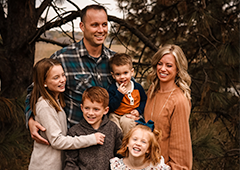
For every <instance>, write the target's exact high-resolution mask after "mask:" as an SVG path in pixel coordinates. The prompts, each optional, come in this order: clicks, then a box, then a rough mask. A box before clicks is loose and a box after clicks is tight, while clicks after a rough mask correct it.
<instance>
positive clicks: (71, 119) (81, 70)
mask: <svg viewBox="0 0 240 170" xmlns="http://www.w3.org/2000/svg"><path fill="white" fill-rule="evenodd" d="M114 54H115V52H113V51H111V50H110V49H108V48H107V47H105V46H104V45H103V48H102V54H101V56H100V57H99V58H97V59H96V58H94V57H92V56H90V55H89V54H88V52H87V49H86V48H85V46H84V44H83V40H81V41H79V42H77V43H74V44H72V45H70V46H67V47H65V48H62V49H61V50H59V51H57V52H55V53H54V54H53V55H52V56H51V58H54V59H57V60H59V61H60V62H61V63H62V66H63V69H64V71H65V75H66V78H67V81H66V87H65V92H64V98H65V102H66V106H65V107H64V111H65V112H66V116H67V122H68V127H71V126H72V125H74V124H77V123H78V122H79V121H80V120H81V118H82V117H83V115H82V111H81V108H80V104H81V100H82V94H83V92H84V90H86V89H87V88H89V87H92V86H101V87H104V88H105V89H107V88H108V87H109V85H110V84H111V83H112V81H113V79H112V76H111V74H110V66H109V64H108V61H109V59H110V57H112V56H113V55H114ZM31 90H32V86H30V87H29V88H28V95H27V98H26V101H25V103H26V109H25V115H26V126H27V127H28V119H29V118H30V116H32V115H33V114H32V111H31V109H30V92H31Z"/></svg>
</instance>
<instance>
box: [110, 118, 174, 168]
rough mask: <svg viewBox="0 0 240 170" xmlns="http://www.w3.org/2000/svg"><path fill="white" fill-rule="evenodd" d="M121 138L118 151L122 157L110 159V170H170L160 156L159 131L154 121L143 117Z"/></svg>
mask: <svg viewBox="0 0 240 170" xmlns="http://www.w3.org/2000/svg"><path fill="white" fill-rule="evenodd" d="M136 122H138V123H139V124H138V125H137V126H135V127H134V128H132V129H131V130H130V131H129V132H128V134H127V135H126V136H125V137H124V138H123V141H122V147H121V149H120V150H119V151H118V154H121V155H122V156H123V158H118V157H115V158H112V159H111V160H110V167H111V170H171V168H170V167H169V166H168V165H166V164H165V163H164V158H163V157H162V156H161V151H160V146H159V144H158V142H157V141H158V139H159V138H160V137H161V133H160V132H159V131H157V130H156V129H154V122H153V121H151V120H149V121H148V122H147V123H145V121H144V120H143V119H140V120H138V121H136Z"/></svg>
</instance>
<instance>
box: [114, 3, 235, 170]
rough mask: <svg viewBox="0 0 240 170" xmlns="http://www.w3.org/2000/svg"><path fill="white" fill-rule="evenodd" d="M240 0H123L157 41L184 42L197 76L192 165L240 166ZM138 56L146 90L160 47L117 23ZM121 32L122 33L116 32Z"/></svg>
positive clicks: (129, 15)
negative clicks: (151, 47) (156, 48)
mask: <svg viewBox="0 0 240 170" xmlns="http://www.w3.org/2000/svg"><path fill="white" fill-rule="evenodd" d="M239 5H240V3H239V1H236V0H224V1H222V0H215V1H212V0H203V1H197V0H181V1H180V0H173V1H170V0H141V1H136V0H130V1H127V0H118V6H119V8H120V9H121V10H122V11H123V12H124V13H125V15H126V21H127V22H128V23H130V24H131V25H132V26H133V27H135V28H138V29H139V30H140V31H141V32H142V33H143V34H144V35H145V36H146V37H148V38H149V40H150V41H151V42H153V43H154V44H155V45H156V46H161V45H164V44H167V43H173V44H177V45H179V46H181V47H182V49H183V51H184V53H185V54H186V57H187V59H188V63H189V70H188V71H189V74H190V76H191V78H192V85H191V90H192V94H191V95H192V115H191V120H190V125H191V135H192V143H193V153H194V162H193V169H238V168H239V165H240V164H239V160H240V158H239V155H240V154H239V153H240V149H239V141H240V140H239V124H240V121H239V103H240V98H239V96H240V75H239V73H240V72H239V66H240V57H239V56H240V45H239V42H240V40H239V26H240V25H239V21H240V18H239ZM113 28H115V29H116V30H118V29H119V32H118V31H116V30H115V31H112V32H111V36H112V37H116V36H117V37H118V39H119V40H120V41H121V43H122V44H124V45H125V46H126V47H127V48H128V49H131V50H127V53H129V54H130V55H132V56H134V59H135V61H138V62H136V63H135V65H134V67H135V71H136V76H135V78H136V80H137V81H138V82H140V83H141V84H142V85H145V89H148V87H149V84H148V83H146V78H147V75H148V73H149V71H150V63H151V58H152V56H153V54H154V53H155V51H152V50H151V49H150V48H146V47H145V44H144V42H142V41H140V39H139V37H137V36H135V35H134V34H133V33H131V32H130V31H129V30H128V29H126V28H125V27H124V26H121V25H117V24H116V25H115V26H114V27H113ZM116 32H118V34H116Z"/></svg>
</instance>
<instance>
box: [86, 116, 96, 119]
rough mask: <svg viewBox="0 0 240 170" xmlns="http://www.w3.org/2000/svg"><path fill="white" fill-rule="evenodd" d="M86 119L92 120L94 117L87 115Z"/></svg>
mask: <svg viewBox="0 0 240 170" xmlns="http://www.w3.org/2000/svg"><path fill="white" fill-rule="evenodd" d="M87 118H88V120H94V119H95V117H90V116H87Z"/></svg>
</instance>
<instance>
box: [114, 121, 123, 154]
mask: <svg viewBox="0 0 240 170" xmlns="http://www.w3.org/2000/svg"><path fill="white" fill-rule="evenodd" d="M114 125H115V124H114ZM115 128H116V135H115V148H114V156H116V157H121V155H118V154H117V151H118V150H119V149H120V148H121V145H122V138H123V134H122V131H121V130H120V129H119V127H118V126H117V125H115Z"/></svg>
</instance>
